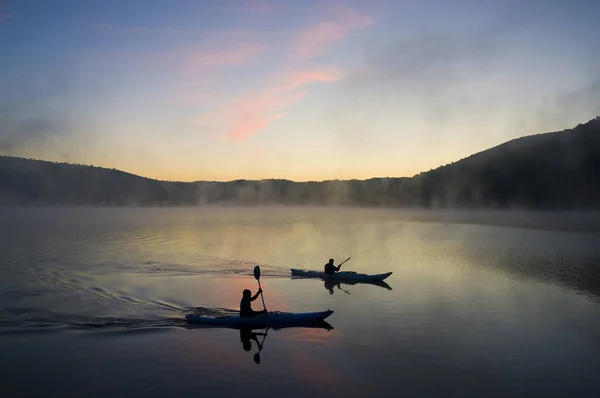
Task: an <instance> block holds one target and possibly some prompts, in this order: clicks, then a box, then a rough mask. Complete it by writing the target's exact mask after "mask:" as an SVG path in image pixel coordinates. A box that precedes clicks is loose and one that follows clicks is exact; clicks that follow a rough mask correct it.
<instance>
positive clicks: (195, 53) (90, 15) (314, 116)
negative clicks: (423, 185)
mask: <svg viewBox="0 0 600 398" xmlns="http://www.w3.org/2000/svg"><path fill="white" fill-rule="evenodd" d="M599 17H600V2H599V1H594V0H589V1H587V0H568V1H562V0H521V1H513V0H498V1H495V0H469V1H466V0H460V1H459V0H360V1H359V0H345V1H344V0H339V1H334V0H332V1H316V0H278V1H275V0H247V1H241V0H240V1H234V0H222V1H216V0H215V1H208V0H205V1H201V0H170V1H163V0H72V1H65V0H54V1H49V0H0V154H4V155H11V156H23V157H28V158H35V159H44V160H52V161H66V162H71V163H82V164H92V165H94V166H102V167H109V168H116V169H120V170H124V171H127V172H131V173H134V174H138V175H142V176H146V177H151V178H157V179H161V180H177V181H197V180H216V181H229V180H234V179H242V178H243V179H262V178H285V179H290V180H295V181H308V180H329V179H354V178H356V179H365V178H371V177H410V176H413V175H415V174H418V173H420V172H423V171H428V170H430V169H433V168H436V167H438V166H441V165H444V164H447V163H450V162H453V161H457V160H459V159H461V158H464V157H466V156H469V155H471V154H473V153H476V152H479V151H481V150H485V149H487V148H490V147H493V146H495V145H498V144H501V143H502V142H505V141H507V140H510V139H513V138H517V137H521V136H525V135H531V134H536V133H542V132H548V131H557V130H562V129H565V128H571V127H574V126H576V125H577V124H579V123H585V122H587V121H588V120H590V119H592V118H594V117H596V116H599V115H600V40H598V37H600V24H598V23H597V21H598V19H599Z"/></svg>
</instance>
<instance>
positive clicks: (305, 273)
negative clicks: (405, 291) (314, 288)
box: [292, 268, 392, 281]
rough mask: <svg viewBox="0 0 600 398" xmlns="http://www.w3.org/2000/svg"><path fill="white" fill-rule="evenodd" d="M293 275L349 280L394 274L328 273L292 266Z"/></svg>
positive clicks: (380, 277) (375, 278)
mask: <svg viewBox="0 0 600 398" xmlns="http://www.w3.org/2000/svg"><path fill="white" fill-rule="evenodd" d="M292 275H293V276H303V277H306V278H321V279H335V280H348V281H383V280H384V279H385V278H387V277H388V276H390V275H392V273H391V272H386V273H384V274H371V275H369V274H359V273H357V272H352V271H340V272H336V273H335V274H326V273H325V272H322V271H307V270H302V269H296V268H292Z"/></svg>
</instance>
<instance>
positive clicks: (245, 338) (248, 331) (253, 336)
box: [240, 328, 268, 364]
mask: <svg viewBox="0 0 600 398" xmlns="http://www.w3.org/2000/svg"><path fill="white" fill-rule="evenodd" d="M267 332H268V329H267V330H266V331H265V333H255V332H253V331H252V328H240V341H241V342H242V346H243V347H244V351H251V350H252V340H254V341H256V345H257V346H258V352H257V353H256V354H254V362H256V363H257V364H260V352H261V351H262V349H263V345H264V343H265V339H266V338H267ZM258 336H264V337H263V341H262V343H261V342H259V341H258Z"/></svg>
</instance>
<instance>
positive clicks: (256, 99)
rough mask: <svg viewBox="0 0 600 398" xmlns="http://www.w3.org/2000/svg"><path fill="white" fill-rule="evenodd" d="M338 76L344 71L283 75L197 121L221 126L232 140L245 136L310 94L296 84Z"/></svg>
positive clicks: (313, 71) (205, 125)
mask: <svg viewBox="0 0 600 398" xmlns="http://www.w3.org/2000/svg"><path fill="white" fill-rule="evenodd" d="M339 79H341V73H340V72H339V70H337V69H323V70H308V71H303V72H298V73H292V74H288V75H284V76H283V77H282V78H281V79H279V80H278V81H277V84H274V85H273V86H272V87H271V88H267V89H264V90H259V91H254V92H251V93H248V94H245V95H244V96H242V97H239V98H237V99H236V100H234V101H232V102H230V103H228V104H225V105H224V106H223V107H222V108H221V109H219V110H217V111H215V112H211V113H208V114H206V115H204V116H202V117H201V118H200V120H199V121H198V123H197V125H198V126H202V127H209V128H213V129H214V128H216V129H220V130H222V131H223V134H224V135H225V137H226V138H227V139H229V140H232V141H239V140H244V139H246V138H248V137H250V136H252V135H254V134H256V133H257V132H258V131H260V130H262V129H264V128H265V127H267V126H268V125H269V124H270V123H271V122H273V121H275V120H277V119H280V118H282V117H283V116H285V115H286V114H285V113H283V112H282V110H284V109H285V108H288V107H290V106H291V105H293V104H295V103H297V102H299V101H300V100H302V99H303V98H305V97H306V96H307V94H308V92H307V91H300V92H298V91H295V90H296V89H297V88H300V87H303V86H306V85H308V84H311V83H317V82H334V81H336V80H339Z"/></svg>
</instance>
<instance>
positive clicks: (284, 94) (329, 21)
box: [198, 6, 373, 141]
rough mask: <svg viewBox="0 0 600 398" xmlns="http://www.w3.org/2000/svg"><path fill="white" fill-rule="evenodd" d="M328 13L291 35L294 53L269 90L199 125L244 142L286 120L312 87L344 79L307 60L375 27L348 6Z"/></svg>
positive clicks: (207, 117)
mask: <svg viewBox="0 0 600 398" xmlns="http://www.w3.org/2000/svg"><path fill="white" fill-rule="evenodd" d="M326 11H327V12H326V15H327V16H328V17H327V18H325V19H323V20H321V21H319V22H317V23H316V24H314V25H313V26H311V27H310V28H308V29H305V30H301V31H299V32H295V33H293V34H292V35H291V38H292V40H291V41H290V42H289V43H288V46H289V49H291V51H290V52H287V53H285V52H283V53H282V54H281V55H282V61H283V70H281V71H280V72H278V73H277V74H276V76H277V77H276V78H275V79H271V80H270V83H269V84H268V85H267V86H266V87H265V88H262V89H259V90H254V91H252V92H249V93H243V94H241V95H239V96H238V97H237V98H236V99H235V100H233V101H230V102H228V103H225V104H223V105H222V107H221V108H219V109H218V110H217V111H214V112H210V113H208V114H205V115H203V116H202V117H201V118H200V119H199V121H198V126H201V127H203V128H208V129H209V130H212V131H215V130H217V131H221V134H222V135H223V136H225V137H226V138H227V139H229V140H232V141H239V140H244V139H247V138H249V137H251V136H253V135H254V134H256V133H257V132H259V131H260V130H262V129H264V128H265V127H267V126H268V125H269V124H270V123H272V122H273V121H275V120H277V119H280V118H282V117H284V116H285V115H286V113H285V110H286V109H287V108H289V107H290V106H292V105H293V104H295V103H297V102H299V101H300V100H302V99H303V98H305V97H306V96H307V95H308V91H307V90H308V86H309V85H310V84H313V83H331V82H336V81H339V80H341V79H342V78H343V72H342V71H341V70H340V69H339V68H337V67H334V66H321V67H318V68H308V67H306V66H305V63H306V61H309V60H311V59H313V58H314V57H316V56H317V55H319V54H322V53H324V52H326V51H327V50H328V49H329V48H330V47H331V46H333V45H334V44H335V43H337V42H339V41H341V40H343V39H344V38H345V37H346V36H348V34H350V32H351V31H353V30H357V29H361V28H365V27H368V26H370V25H372V24H373V20H372V19H371V18H370V17H368V16H366V15H364V14H362V13H360V12H358V11H356V10H353V9H351V8H348V7H345V6H327V8H326ZM286 54H290V56H289V57H286Z"/></svg>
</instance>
